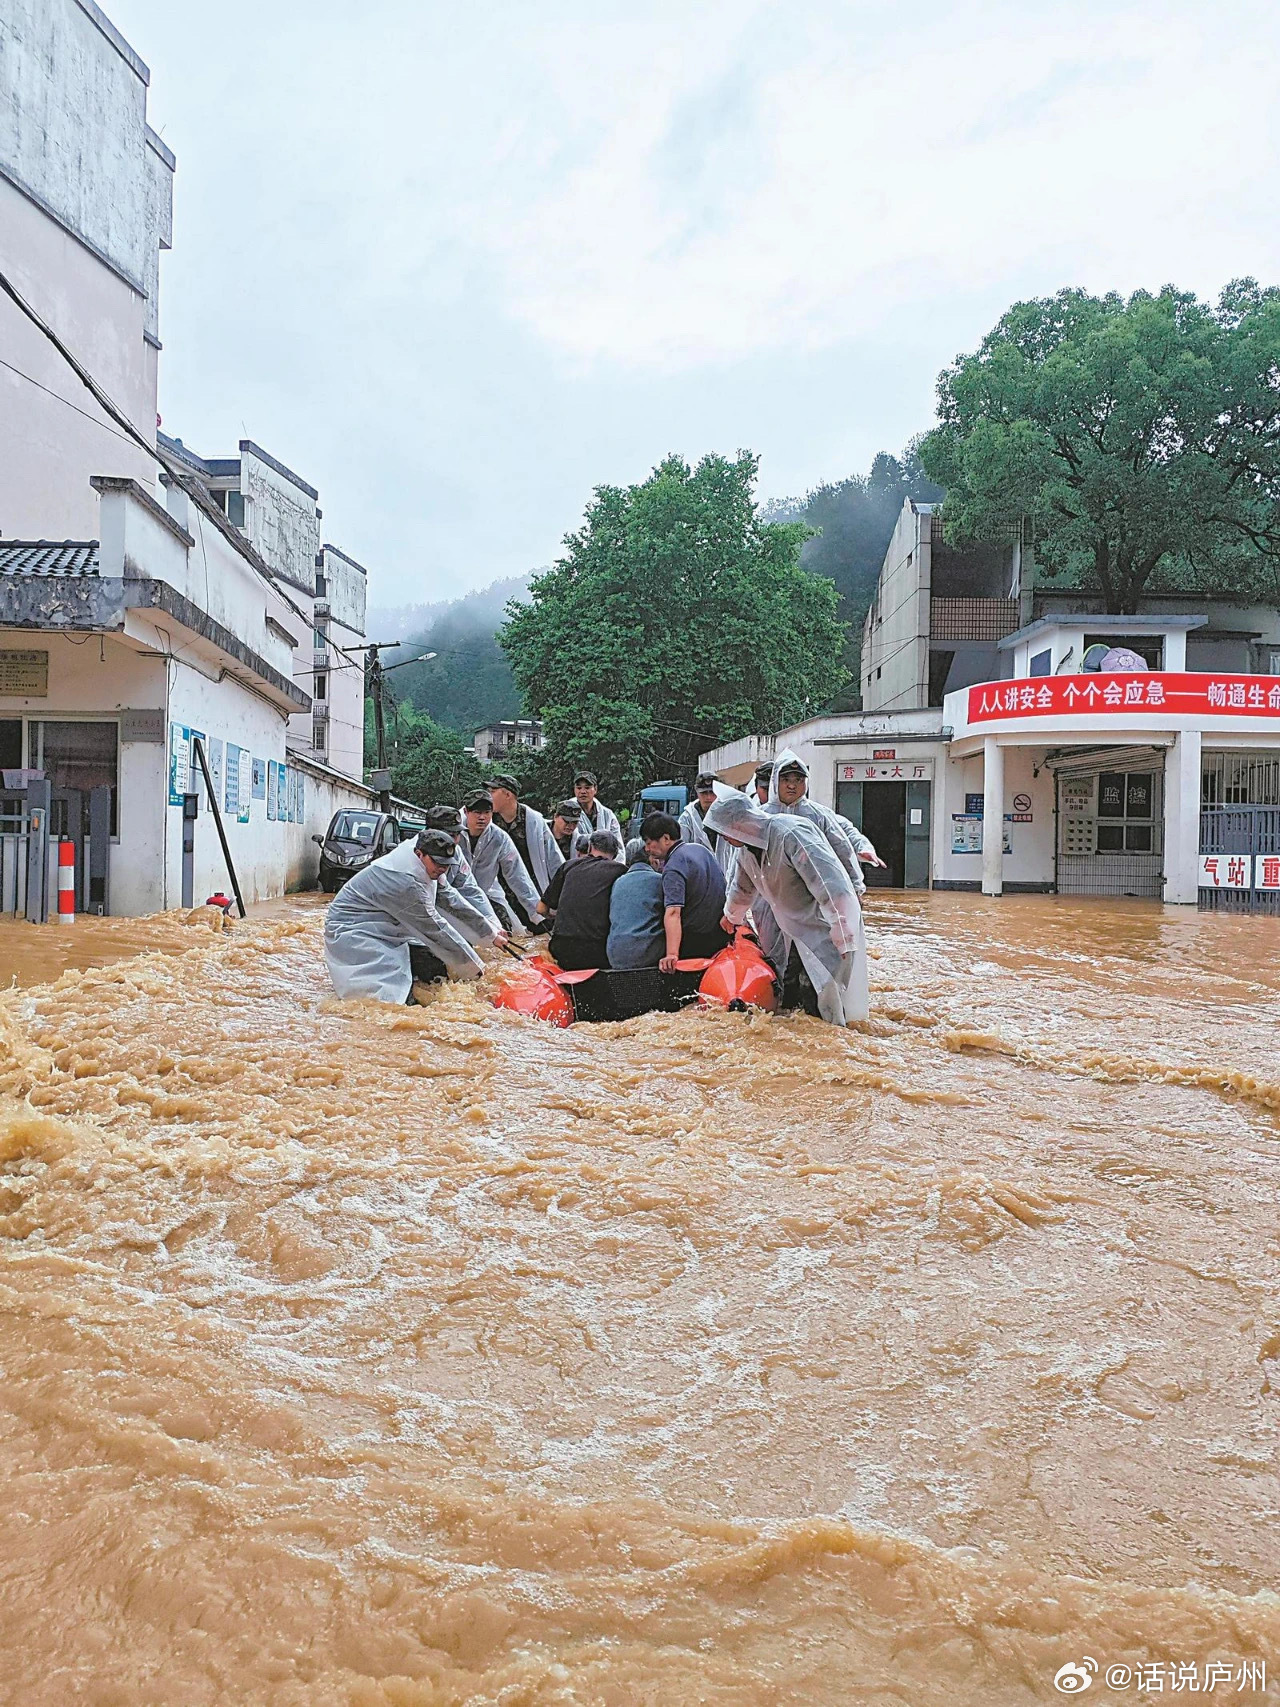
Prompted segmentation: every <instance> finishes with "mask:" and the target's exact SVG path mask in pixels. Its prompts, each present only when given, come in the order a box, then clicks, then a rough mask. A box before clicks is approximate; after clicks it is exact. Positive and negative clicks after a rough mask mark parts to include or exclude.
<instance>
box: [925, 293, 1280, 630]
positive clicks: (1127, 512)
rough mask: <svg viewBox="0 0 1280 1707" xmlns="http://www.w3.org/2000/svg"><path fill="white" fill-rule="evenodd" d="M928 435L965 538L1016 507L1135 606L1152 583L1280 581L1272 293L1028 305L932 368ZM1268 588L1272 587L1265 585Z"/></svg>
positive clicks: (1072, 575) (1042, 548) (997, 531)
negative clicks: (942, 366) (972, 349)
mask: <svg viewBox="0 0 1280 1707" xmlns="http://www.w3.org/2000/svg"><path fill="white" fill-rule="evenodd" d="M938 400H939V417H940V425H939V426H938V427H937V428H936V429H935V430H934V431H933V432H932V433H930V434H928V435H927V437H926V438H925V439H924V440H922V442H921V445H920V458H921V461H922V463H923V465H924V467H925V469H926V471H927V472H928V473H929V474H930V475H932V477H933V478H934V479H935V480H938V481H940V482H941V483H942V484H943V485H944V486H945V487H946V488H947V496H946V502H945V504H944V506H943V517H944V522H945V526H946V530H947V537H948V538H949V539H953V540H955V541H956V542H957V543H963V542H968V541H972V540H977V539H982V538H993V537H994V538H999V537H1001V536H1002V535H1003V534H1005V533H1006V532H1007V530H1008V529H1009V528H1011V527H1013V526H1016V525H1018V524H1019V523H1020V522H1021V521H1022V520H1023V519H1024V518H1025V519H1026V520H1028V521H1030V523H1031V525H1032V527H1033V529H1034V537H1035V543H1036V555H1037V559H1038V561H1039V563H1040V564H1041V565H1042V567H1043V569H1044V570H1046V571H1047V572H1048V573H1049V574H1051V575H1059V576H1062V577H1064V578H1066V579H1068V580H1070V581H1072V582H1073V583H1075V584H1078V585H1081V586H1084V587H1087V588H1089V589H1090V590H1091V591H1096V592H1097V593H1099V594H1100V595H1101V596H1102V598H1103V599H1105V601H1106V606H1107V609H1108V610H1112V611H1133V610H1135V609H1136V608H1137V602H1138V599H1139V598H1140V597H1141V595H1142V592H1143V590H1144V588H1146V586H1147V584H1148V582H1150V581H1152V578H1153V576H1154V577H1156V581H1155V584H1156V585H1160V584H1161V583H1162V582H1163V581H1164V580H1165V579H1166V578H1167V579H1169V580H1170V581H1171V582H1172V584H1175V585H1176V584H1179V583H1181V584H1183V585H1186V584H1188V582H1189V581H1190V582H1196V583H1198V584H1199V586H1201V587H1207V586H1214V587H1217V588H1223V587H1230V588H1232V589H1233V590H1239V591H1241V592H1243V593H1248V592H1251V591H1256V590H1260V589H1261V588H1266V587H1269V588H1271V589H1274V587H1275V585H1276V582H1275V562H1276V556H1275V553H1276V550H1277V547H1280V515H1278V512H1277V497H1278V496H1280V292H1278V291H1276V290H1274V289H1272V290H1262V289H1260V288H1259V287H1258V286H1257V285H1256V284H1255V283H1254V282H1253V281H1252V280H1250V279H1245V280H1240V281H1237V282H1236V283H1234V284H1232V285H1229V286H1228V287H1227V289H1226V290H1224V291H1223V293H1222V295H1221V297H1220V299H1219V301H1218V303H1217V305H1216V306H1211V305H1210V304H1207V303H1202V302H1199V301H1197V299H1196V298H1195V297H1194V296H1192V295H1188V294H1186V293H1184V292H1181V291H1176V290H1173V289H1172V288H1166V289H1165V290H1163V291H1161V293H1160V294H1159V295H1158V296H1152V295H1150V294H1149V293H1147V292H1145V291H1139V292H1137V293H1135V294H1134V295H1133V296H1131V297H1130V298H1129V299H1128V301H1125V300H1124V299H1123V298H1121V297H1120V296H1117V295H1109V296H1105V297H1095V296H1089V295H1088V294H1086V293H1085V292H1084V291H1080V290H1064V291H1060V292H1059V293H1058V295H1057V296H1055V297H1050V298H1044V299H1040V300H1037V301H1033V302H1020V303H1017V304H1015V305H1014V307H1012V308H1011V309H1009V311H1008V312H1007V313H1006V314H1005V315H1003V316H1002V318H1001V319H1000V321H999V323H998V324H997V325H996V327H995V328H994V329H993V330H992V331H991V332H989V333H988V334H987V336H986V337H985V338H984V339H983V341H982V345H981V347H980V349H979V350H978V352H977V353H976V354H975V355H971V356H962V357H960V358H959V359H958V360H957V361H956V362H955V364H954V365H953V366H952V367H950V368H948V369H947V371H946V372H945V373H944V374H943V375H942V377H941V379H940V380H939V382H938ZM1272 596H1274V592H1273V594H1272Z"/></svg>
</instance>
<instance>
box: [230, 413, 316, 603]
mask: <svg viewBox="0 0 1280 1707" xmlns="http://www.w3.org/2000/svg"><path fill="white" fill-rule="evenodd" d="M240 490H241V491H242V492H243V493H244V496H245V501H246V506H247V507H246V513H245V531H246V533H247V534H248V536H249V541H250V544H252V545H253V547H254V549H255V550H256V551H257V552H258V554H259V556H261V557H262V558H263V559H264V561H265V562H266V563H267V564H269V565H270V567H271V570H272V572H273V573H274V574H277V575H282V576H283V577H284V579H285V580H286V581H289V582H291V583H292V584H293V585H294V586H295V587H297V588H298V589H299V590H300V591H301V592H303V593H305V594H306V595H307V596H308V597H310V598H314V596H315V590H316V558H317V556H318V555H319V552H320V511H319V510H318V509H317V508H316V494H315V492H314V491H313V490H312V489H311V488H310V487H308V486H305V485H304V484H303V483H302V482H300V481H299V480H298V479H297V478H296V477H295V476H289V475H285V474H282V473H281V472H280V470H279V468H277V467H275V466H273V465H272V464H271V463H270V462H268V461H267V460H266V459H265V458H264V457H263V456H262V454H261V453H260V452H259V451H258V449H257V448H256V447H255V446H254V445H252V444H251V443H250V441H249V440H247V439H242V440H241V441H240Z"/></svg>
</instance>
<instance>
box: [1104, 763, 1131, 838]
mask: <svg viewBox="0 0 1280 1707" xmlns="http://www.w3.org/2000/svg"><path fill="white" fill-rule="evenodd" d="M1124 800H1125V776H1124V772H1123V771H1103V773H1102V775H1101V776H1100V777H1099V778H1098V816H1099V818H1123V817H1124ZM1098 846H1099V847H1101V846H1102V843H1101V841H1099V843H1098Z"/></svg>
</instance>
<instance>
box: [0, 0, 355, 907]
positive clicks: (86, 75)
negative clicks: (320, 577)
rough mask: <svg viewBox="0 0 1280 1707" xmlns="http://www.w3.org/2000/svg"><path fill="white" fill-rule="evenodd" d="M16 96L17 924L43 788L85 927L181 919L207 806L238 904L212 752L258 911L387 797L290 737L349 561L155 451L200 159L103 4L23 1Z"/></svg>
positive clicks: (7, 880) (6, 611) (2, 610)
mask: <svg viewBox="0 0 1280 1707" xmlns="http://www.w3.org/2000/svg"><path fill="white" fill-rule="evenodd" d="M0 75H2V76H3V78H4V83H5V86H4V89H3V91H2V94H3V98H2V99H0V273H3V275H4V277H5V279H6V281H7V282H8V283H9V285H10V286H11V288H12V290H13V292H14V293H16V295H17V297H18V298H19V299H20V301H17V302H15V301H14V300H13V298H12V297H11V296H9V295H7V294H3V293H0V772H2V773H7V774H5V775H0V907H5V906H8V907H10V908H11V907H12V906H13V904H14V897H15V893H16V888H15V876H16V874H15V870H14V867H13V857H12V855H13V848H12V846H11V844H12V843H14V842H15V841H16V840H17V839H18V838H17V836H16V835H14V834H10V835H8V836H5V835H4V834H3V832H4V831H6V830H9V831H13V830H14V829H15V826H17V825H18V823H19V822H20V819H19V815H18V814H19V807H20V801H19V798H18V797H19V794H20V791H21V789H22V788H23V786H24V784H25V781H26V775H27V773H43V776H44V777H45V778H46V779H47V780H48V782H49V784H50V785H51V788H52V796H53V798H52V819H53V823H54V826H55V829H56V830H57V831H59V832H65V833H66V835H67V836H68V837H70V838H71V839H72V840H74V842H75V844H76V854H77V862H78V871H79V880H78V888H79V891H80V902H81V905H82V906H83V905H84V904H85V903H86V902H87V901H88V902H90V903H91V904H96V905H99V906H102V907H104V908H105V910H107V911H110V912H114V913H140V912H146V911H150V910H152V909H155V908H159V907H165V906H175V905H177V904H178V903H179V901H180V899H181V891H182V870H183V849H182V843H183V821H182V819H183V797H184V794H187V793H190V792H195V793H197V794H199V795H200V796H201V816H200V818H199V819H198V820H197V822H196V826H195V859H194V883H195V891H196V895H197V898H198V899H199V898H203V896H204V895H205V894H207V893H209V892H210V891H211V890H213V889H218V888H224V887H225V886H226V884H227V873H226V869H225V866H224V863H223V860H222V856H221V852H220V847H219V843H218V838H217V836H216V834H215V830H214V826H213V825H212V823H211V822H210V815H211V804H212V803H211V801H210V799H209V796H208V791H207V790H205V789H204V787H203V785H202V784H200V783H199V782H198V781H193V773H192V768H191V759H192V751H193V749H192V736H193V734H198V735H200V736H201V737H202V738H203V745H204V748H205V750H206V755H207V758H208V760H209V763H210V768H211V771H212V775H213V789H214V793H215V794H216V797H217V804H218V808H219V811H220V813H221V816H222V819H223V823H224V827H225V829H226V833H227V838H228V843H229V846H230V850H231V855H232V858H233V860H234V862H235V865H236V867H237V871H238V874H239V878H240V882H241V886H242V888H243V890H244V893H245V896H246V899H253V898H254V897H256V896H268V895H275V894H279V893H281V892H282V891H283V890H284V889H285V888H286V887H288V886H293V885H297V884H299V883H303V882H306V881H307V880H308V879H309V878H311V877H312V876H313V875H314V871H315V866H316V859H317V855H316V850H315V848H314V846H313V845H312V844H311V841H310V836H311V833H312V831H313V830H317V829H323V828H324V826H325V824H326V823H327V820H328V817H329V814H330V813H331V811H332V810H333V809H334V807H335V806H336V805H339V804H348V803H350V804H364V803H365V802H366V801H367V800H368V799H369V798H370V796H369V794H368V791H367V790H365V789H363V788H362V787H361V786H360V785H359V783H358V782H354V781H347V780H344V779H342V778H340V777H338V776H336V775H335V773H334V772H333V771H332V769H331V768H330V767H329V766H328V765H324V766H316V765H315V764H314V761H313V758H312V757H307V756H304V755H303V753H302V752H301V751H300V750H299V748H298V747H296V746H295V745H294V744H293V742H292V741H290V739H289V732H290V729H291V727H295V728H302V727H306V728H308V729H310V730H314V725H313V723H312V714H313V696H312V693H311V691H310V687H311V682H310V679H309V678H308V677H307V676H306V675H305V674H304V675H303V677H301V678H299V676H298V675H297V674H296V670H297V660H298V658H299V657H300V656H301V657H304V658H305V659H306V662H307V668H308V670H313V669H314V668H315V652H316V645H315V641H314V634H313V631H314V627H315V623H316V621H317V617H316V610H315V604H314V598H315V579H314V577H315V573H316V569H315V560H316V557H317V556H319V557H321V558H322V559H323V558H324V556H325V553H324V550H323V549H322V548H320V546H319V542H318V539H317V540H316V541H315V543H314V544H309V546H308V549H309V556H305V554H302V555H299V554H295V552H294V546H295V542H294V541H293V540H292V539H290V540H285V539H284V538H283V537H282V536H280V535H279V534H277V535H275V536H273V535H271V534H269V533H268V532H265V531H264V532H262V533H260V534H259V535H258V536H257V538H256V542H255V537H254V535H253V532H252V528H251V527H249V528H244V530H243V531H242V526H241V525H239V524H242V523H243V521H244V518H243V517H238V516H237V515H236V514H235V506H234V504H232V503H230V502H229V501H228V500H229V494H230V487H229V486H228V487H227V489H226V491H227V495H226V496H224V498H223V500H222V502H221V503H220V502H218V501H217V500H216V499H215V498H214V497H212V496H211V495H210V493H209V492H208V491H207V490H206V489H205V487H204V486H203V485H202V484H201V483H200V482H199V481H196V480H193V479H191V478H190V477H189V473H188V471H187V470H186V469H185V468H184V467H183V465H182V463H181V462H180V461H176V460H173V459H171V458H169V457H168V454H167V453H166V452H165V450H164V447H163V445H162V446H160V447H159V449H158V453H156V452H155V450H154V447H156V378H157V362H158V358H159V352H160V318H159V311H158V301H159V293H158V281H159V265H160V251H161V250H162V249H163V248H166V247H168V244H169V241H170V211H171V203H172V184H173V175H174V167H175V162H174V157H173V155H172V154H171V153H170V152H169V150H168V149H167V148H166V147H165V145H164V144H163V142H161V141H160V139H159V138H158V137H157V136H156V135H155V134H154V132H152V131H151V130H150V128H149V127H148V125H147V122H146V102H147V84H148V72H147V68H146V66H145V64H144V63H143V62H142V60H141V59H140V58H139V57H138V55H137V54H136V53H135V52H134V50H133V49H132V48H131V47H130V46H129V44H128V43H127V42H126V41H125V40H124V39H123V37H122V36H121V35H120V34H119V32H118V31H117V30H116V29H115V28H114V26H113V25H112V24H111V22H110V21H109V19H107V18H106V17H105V15H104V14H103V13H102V12H101V11H100V10H99V8H98V7H97V6H96V5H94V4H93V0H9V3H8V4H7V5H5V6H4V7H3V8H0ZM46 328H47V330H48V332H50V333H52V334H53V339H55V340H56V343H55V342H54V341H52V340H51V338H50V337H49V336H47V335H46V331H45V329H46ZM59 345H60V346H61V349H60V348H59ZM77 366H78V367H79V368H80V369H81V370H82V372H84V373H87V374H88V375H89V376H91V378H92V379H93V381H94V382H95V384H96V386H97V387H98V388H99V391H98V395H96V396H95V394H94V393H93V392H91V391H90V389H88V388H87V387H86V385H85V384H84V383H82V379H81V377H79V376H78V374H77V371H76V369H77ZM104 399H105V401H104ZM241 460H242V462H244V461H245V458H244V457H243V456H242V459H241ZM166 463H167V465H168V472H167V473H166V472H163V470H164V469H165V465H166ZM286 473H287V471H286ZM273 482H274V483H275V484H276V485H277V486H278V487H279V488H280V490H282V491H283V489H284V488H285V487H286V486H287V485H288V482H287V481H286V480H285V479H284V478H283V477H281V476H280V475H279V471H278V469H275V468H274V467H273V465H272V464H271V462H270V460H269V459H264V458H261V457H260V456H258V457H256V458H254V459H251V460H250V462H249V467H248V476H247V478H246V479H245V480H244V481H243V482H242V483H238V484H237V490H238V491H239V492H240V493H241V495H242V496H243V498H244V500H245V502H246V504H247V505H248V506H249V509H248V511H247V514H248V515H249V516H250V517H252V516H253V515H254V514H255V511H257V510H258V509H259V506H260V513H261V516H262V521H263V527H264V529H267V528H269V527H271V526H275V527H277V528H282V527H283V525H284V523H283V521H282V517H283V514H284V507H283V505H281V506H279V507H278V508H277V510H276V511H275V513H274V520H271V519H270V518H271V515H272V505H271V504H270V503H268V502H267V501H266V498H265V496H264V495H263V494H264V493H265V491H266V489H267V488H268V487H269V486H271V485H272V483H273ZM314 496H315V495H314V493H312V494H311V500H310V501H311V504H312V509H313V511H314ZM297 507H298V509H299V511H301V510H302V509H303V508H304V507H305V506H304V505H303V504H301V503H299V505H298V506H297ZM304 531H305V530H304ZM308 539H309V536H308ZM268 553H269V554H270V558H271V559H272V561H269V560H268ZM304 559H305V560H304ZM346 575H347V567H346V560H344V567H343V569H342V571H341V575H340V577H339V578H340V579H341V578H344V577H345V576H346ZM343 584H344V586H345V585H346V582H345V579H344V583H343ZM344 598H346V599H347V603H346V604H345V605H344V609H345V610H346V611H347V613H348V615H353V614H354V611H353V606H354V603H355V600H354V595H352V594H349V592H348V593H344ZM326 685H328V684H326ZM326 703H327V702H326ZM295 720H297V722H296V723H295ZM343 739H344V742H345V743H346V745H345V746H344V754H345V753H347V752H348V751H350V750H351V743H350V740H349V737H348V736H347V735H346V734H345V733H344V737H343ZM312 740H313V742H314V734H312ZM354 774H355V775H356V776H358V774H359V773H358V769H355V770H354ZM95 840H96V842H97V844H98V845H97V846H96V848H95V847H94V846H93V843H94V841H95ZM108 848H109V851H110V859H109V866H108V865H107V863H106V861H105V858H104V856H105V854H106V851H107V849H108ZM91 863H92V865H93V867H94V868H95V869H96V871H97V873H98V878H97V882H96V885H95V886H93V887H91V885H90V882H89V878H88V872H89V870H90V865H91ZM104 874H105V875H104Z"/></svg>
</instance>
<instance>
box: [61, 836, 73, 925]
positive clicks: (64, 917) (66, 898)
mask: <svg viewBox="0 0 1280 1707" xmlns="http://www.w3.org/2000/svg"><path fill="white" fill-rule="evenodd" d="M75 922H76V844H75V843H74V842H73V841H72V840H71V838H70V836H67V837H64V839H63V840H62V841H60V842H59V843H58V923H59V924H60V925H74V924H75Z"/></svg>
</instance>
